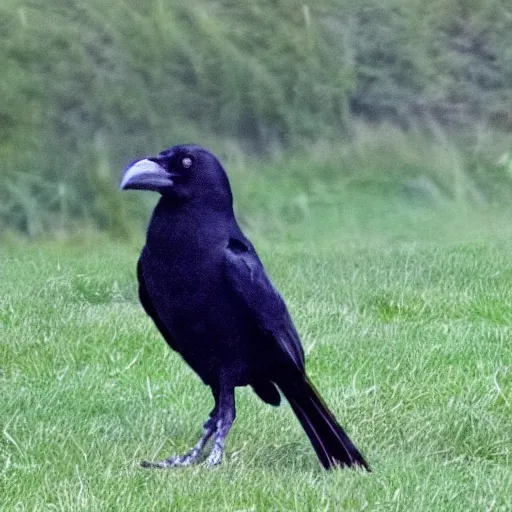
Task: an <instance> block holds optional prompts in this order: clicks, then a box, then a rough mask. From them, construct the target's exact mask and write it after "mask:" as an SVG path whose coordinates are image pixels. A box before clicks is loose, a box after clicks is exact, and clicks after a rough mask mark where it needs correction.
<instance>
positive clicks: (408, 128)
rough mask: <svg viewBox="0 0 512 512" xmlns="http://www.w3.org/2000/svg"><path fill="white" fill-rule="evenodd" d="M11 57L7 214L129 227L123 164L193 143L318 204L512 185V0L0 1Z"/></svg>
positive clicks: (481, 194)
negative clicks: (345, 196) (360, 192)
mask: <svg viewBox="0 0 512 512" xmlns="http://www.w3.org/2000/svg"><path fill="white" fill-rule="evenodd" d="M0 68H1V69H2V79H1V81H0V88H1V90H0V98H1V100H0V161H1V162H2V165H1V170H0V226H2V227H3V228H4V230H5V228H6V227H7V226H9V227H11V228H14V229H16V230H21V231H23V232H26V233H28V234H30V235H32V236H34V235H38V234H41V233H45V232H64V233H69V232H70V231H73V230H75V229H76V227H77V226H83V225H84V224H85V225H91V226H96V227H100V228H102V229H107V230H109V231H111V232H112V233H115V234H118V235H126V234H127V233H129V232H130V231H131V230H132V229H133V225H134V224H133V219H134V218H136V217H137V215H134V213H136V212H137V211H139V210H138V208H140V207H141V205H140V204H139V203H136V202H135V201H138V199H133V198H130V199H126V198H122V197H121V196H120V195H119V194H117V193H116V192H115V187H116V185H117V181H118V177H119V174H120V172H121V169H122V168H123V167H124V165H125V164H126V163H127V162H128V161H130V160H131V159H132V158H135V157H138V156H141V155H146V154H148V153H154V152H155V151H158V150H160V149H162V148H164V147H168V146H170V145H172V144H174V143H177V142H183V141H196V142H199V143H202V144H204V145H207V146H209V147H211V148H213V149H214V150H216V151H217V152H219V153H220V154H221V156H222V157H223V158H224V160H225V161H227V163H228V164H229V168H230V170H231V172H232V173H234V174H236V173H239V174H240V175H241V176H240V177H239V180H238V178H237V177H235V178H234V179H235V181H236V180H238V181H240V182H246V181H247V180H252V178H253V175H254V171H253V170H254V168H255V167H257V168H258V169H260V170H261V169H262V168H263V169H265V168H266V167H268V166H269V162H270V163H271V164H272V165H271V167H273V168H275V169H278V170H279V172H282V173H286V174H287V175H291V174H293V176H294V177H295V178H297V179H293V180H291V181H290V182H291V183H292V184H293V194H294V197H295V198H296V197H302V202H303V203H304V198H306V200H307V201H309V202H311V200H313V202H314V201H315V200H316V201H318V200H319V198H320V197H323V196H322V195H321V194H319V193H318V190H319V189H322V186H323V187H324V189H325V188H327V189H332V187H333V184H336V185H337V186H336V187H335V189H336V190H339V189H343V190H347V187H348V186H349V185H350V187H354V186H356V188H358V186H359V185H360V184H363V187H367V186H368V185H369V184H373V186H374V187H375V188H377V189H379V190H383V191H385V192H389V191H390V190H392V191H395V192H396V191H397V190H400V191H402V190H403V189H404V188H405V189H406V190H407V191H408V192H407V193H409V194H415V193H416V192H418V191H419V192H418V193H419V195H420V196H421V197H422V198H423V199H424V198H425V197H427V198H429V200H430V199H433V200H435V201H437V200H438V199H440V198H444V199H449V200H456V201H469V202H471V203H472V204H475V203H479V204H489V203H496V202H498V203H499V202H500V201H503V199H505V198H507V197H508V195H509V194H510V192H511V190H512V187H511V183H512V169H511V167H512V165H511V159H510V153H509V151H510V147H511V130H512V85H511V84H512V8H511V6H510V2H509V1H508V0H485V1H484V0H434V1H432V2H421V1H419V0H418V1H416V0H413V1H410V0H386V1H385V2H375V1H370V0H363V1H361V2H349V1H348V0H336V1H334V0H322V1H318V2H315V3H314V4H308V3H305V2H297V1H293V0H279V1H275V0H258V1H256V2H236V1H232V0H213V1H212V0H208V1H201V0H195V1H188V2H183V1H179V0H178V1H174V2H166V1H164V0H151V1H148V2H138V1H134V0H112V1H111V2H102V1H100V0H88V1H86V2H83V1H78V0H47V1H45V2H38V1H35V0H9V1H8V2H7V1H6V0H2V1H0ZM382 123H386V125H385V126H384V127H382ZM388 125H392V126H393V128H392V129H391V128H390V127H389V126H388ZM292 155H293V158H292ZM256 160H258V161H259V162H260V163H259V164H257V163H256ZM290 160H292V162H291V163H290ZM261 162H263V164H262V163H261ZM265 163H266V164H265ZM263 174H265V172H263ZM257 179H258V180H261V179H262V178H261V177H258V178H257ZM287 179H288V178H287ZM304 182H307V183H304ZM313 183H314V185H313ZM272 184H274V179H272ZM319 184H320V185H319ZM322 184H323V185H322ZM313 186H314V187H316V189H315V190H312V187H313ZM390 186H391V189H390ZM311 194H313V196H314V197H313V198H311ZM246 199H247V200H248V201H251V200H252V198H251V197H250V194H247V197H246ZM292 199H293V198H292ZM326 199H327V202H329V201H330V200H331V199H332V196H331V197H330V198H326ZM240 206H241V207H242V209H246V208H247V209H250V208H251V207H252V206H254V205H253V204H252V203H250V202H249V203H242V202H240Z"/></svg>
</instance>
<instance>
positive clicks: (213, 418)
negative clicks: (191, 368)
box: [141, 390, 219, 469]
mask: <svg viewBox="0 0 512 512" xmlns="http://www.w3.org/2000/svg"><path fill="white" fill-rule="evenodd" d="M212 391H213V396H214V398H215V407H214V408H213V410H212V412H211V413H210V418H209V419H208V421H206V423H205V424H204V425H203V430H204V434H203V436H202V437H201V438H200V439H199V441H198V442H197V444H196V445H195V446H194V447H193V448H192V449H191V450H190V451H188V452H187V453H185V454H184V455H175V456H173V457H170V458H168V459H165V460H162V461H158V462H147V461H142V462H141V466H142V467H144V468H161V469H167V468H175V467H182V466H191V465H192V464H195V463H196V462H198V460H199V459H200V458H201V455H202V454H203V450H204V447H205V446H206V443H208V441H209V440H210V438H211V437H212V435H213V434H214V433H215V432H216V431H217V411H218V406H219V395H218V392H216V390H212Z"/></svg>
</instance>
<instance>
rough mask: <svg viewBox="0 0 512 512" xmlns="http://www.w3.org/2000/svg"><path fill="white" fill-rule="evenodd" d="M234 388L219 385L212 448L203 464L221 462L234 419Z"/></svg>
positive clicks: (214, 464) (211, 464)
mask: <svg viewBox="0 0 512 512" xmlns="http://www.w3.org/2000/svg"><path fill="white" fill-rule="evenodd" d="M235 416H236V409H235V389H234V388H233V387H221V389H220V398H219V408H218V413H217V416H216V418H213V417H212V418H211V420H213V419H216V422H217V425H216V434H215V441H214V443H213V449H212V451H211V453H210V455H209V456H208V458H207V459H206V461H205V466H207V467H213V466H216V465H218V464H220V463H221V462H222V455H223V453H224V445H225V442H226V437H227V435H228V433H229V430H230V429H231V426H232V425H233V422H234V421H235Z"/></svg>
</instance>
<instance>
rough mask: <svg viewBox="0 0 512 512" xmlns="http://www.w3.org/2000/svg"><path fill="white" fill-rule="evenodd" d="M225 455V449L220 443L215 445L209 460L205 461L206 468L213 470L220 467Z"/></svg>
mask: <svg viewBox="0 0 512 512" xmlns="http://www.w3.org/2000/svg"><path fill="white" fill-rule="evenodd" d="M223 453H224V447H223V446H221V445H220V444H218V443H215V444H214V445H213V449H212V451H211V453H210V455H208V458H207V459H206V460H205V461H204V466H205V467H206V468H213V467H215V466H218V465H219V464H220V463H221V462H222V455H223Z"/></svg>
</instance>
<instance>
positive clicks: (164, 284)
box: [121, 145, 370, 470]
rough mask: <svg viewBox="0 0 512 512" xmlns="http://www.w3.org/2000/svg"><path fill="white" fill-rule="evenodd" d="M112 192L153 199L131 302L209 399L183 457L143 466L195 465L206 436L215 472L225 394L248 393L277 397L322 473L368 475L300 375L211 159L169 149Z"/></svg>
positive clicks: (227, 422)
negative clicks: (147, 193) (353, 470)
mask: <svg viewBox="0 0 512 512" xmlns="http://www.w3.org/2000/svg"><path fill="white" fill-rule="evenodd" d="M121 188H122V189H138V190H153V191H155V192H159V193H160V194H161V196H162V197H161V198H160V201H159V202H158V204H157V206H156V208H155V210H154V212H153V216H152V219H151V222H150V224H149V227H148V232H147V240H146V245H145V246H144V249H143V250H142V254H141V256H140V259H139V262H138V267H137V274H138V280H139V297H140V301H141V303H142V306H143V307H144V309H145V311H146V313H147V314H148V315H149V316H150V317H151V318H152V319H153V321H154V323H155V324H156V327H157V328H158V329H159V331H160V333H161V334H162V336H163V337H164V339H165V341H166V342H167V343H168V344H169V345H170V347H171V348H173V349H174V350H176V351H177V352H179V353H180V354H181V356H182V357H183V359H184V360H185V361H186V362H187V363H188V364H189V365H190V366H191V367H192V369H193V370H194V371H195V372H196V373H197V374H198V375H199V377H200V378H201V379H202V380H203V382H204V383H205V384H206V385H208V386H210V388H211V391H212V393H213V398H214V400H215V407H214V408H213V410H212V411H211V413H210V418H209V420H208V421H207V422H206V423H205V424H204V435H203V437H202V438H201V439H200V440H199V442H198V443H197V444H196V446H195V447H194V448H193V449H192V450H190V451H189V452H188V453H186V454H185V455H181V456H174V457H171V458H169V459H167V460H164V461H161V462H143V466H145V467H159V468H169V467H175V466H188V465H190V464H193V463H196V462H198V461H199V459H200V458H201V455H202V452H203V449H204V447H205V445H206V444H207V442H208V440H209V439H210V438H211V437H212V436H214V443H213V448H212V450H211V452H210V454H209V456H208V458H207V459H206V462H205V464H206V465H207V466H214V465H216V464H219V463H220V462H221V461H222V456H223V452H224V443H225V440H226V436H227V434H228V432H229V430H230V428H231V426H232V424H233V421H234V419H235V387H237V386H247V385H249V386H251V387H252V388H253V390H254V391H255V392H256V394H257V395H258V396H259V397H260V398H261V399H262V400H263V401H264V402H266V403H269V404H271V405H279V403H280V400H281V397H280V393H279V391H278V388H279V389H280V390H281V392H282V393H283V394H284V396H285V397H286V398H287V399H288V402H289V403H290V405H291V407H292V409H293V412H294V413H295V415H296V416H297V418H298V420H299V422H300V423H301V425H302V427H303V428H304V430H305V432H306V434H307V436H308V437H309V440H310V441H311V444H312V445H313V448H314V449H315V452H316V454H317V456H318V458H319V460H320V462H321V464H322V465H323V467H324V468H326V469H329V468H332V467H334V466H360V467H363V468H365V469H367V470H370V468H369V466H368V464H367V462H366V461H365V459H364V458H363V456H362V455H361V454H360V453H359V451H358V450H357V448H356V447H355V446H354V444H353V443H352V441H351V440H350V439H349V438H348V436H347V434H345V432H344V431H343V429H342V427H341V426H340V425H339V423H338V422H337V421H336V419H335V418H334V415H333V414H332V412H331V411H330V410H329V409H328V408H327V406H326V405H325V403H324V402H323V400H322V399H321V398H320V396H319V394H318V393H317V392H316V391H315V388H314V387H313V385H312V384H311V382H310V381H309V379H308V377H307V375H306V372H305V365H304V351H303V349H302V346H301V343H300V339H299V335H298V334H297V331H296V330H295V327H294V325H293V322H292V319H291V318H290V315H289V313H288V311H287V309H286V305H285V303H284V301H283V299H282V298H281V296H280V295H279V293H278V292H277V290H276V289H275V288H274V287H273V285H272V283H271V282H270V280H269V278H268V277H267V275H266V273H265V270H264V268H263V265H262V263H261V261H260V259H259V258H258V255H257V254H256V251H255V250H254V247H253V246H252V244H251V242H250V241H249V240H248V239H247V238H246V237H245V236H244V234H243V233H242V231H241V230H240V227H239V226H238V224H237V221H236V219H235V216H234V213H233V197H232V195H231V188H230V185H229V181H228V178H227V175H226V172H225V171H224V169H223V167H222V165H221V164H220V162H219V161H218V160H217V158H216V157H215V156H214V155H212V154H211V153H210V152H208V151H207V150H205V149H203V148H201V147H199V146H195V145H180V146H175V147H173V148H171V149H168V150H166V151H163V152H161V153H160V154H159V155H158V156H156V157H149V158H144V159H142V160H139V161H136V162H134V163H133V164H131V165H130V166H128V168H127V169H126V170H125V172H124V175H123V178H122V181H121Z"/></svg>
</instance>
